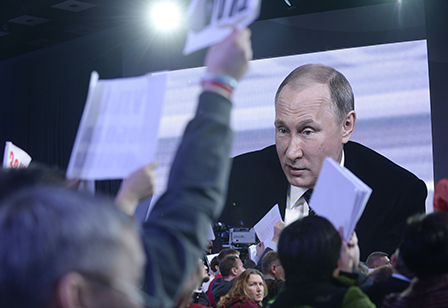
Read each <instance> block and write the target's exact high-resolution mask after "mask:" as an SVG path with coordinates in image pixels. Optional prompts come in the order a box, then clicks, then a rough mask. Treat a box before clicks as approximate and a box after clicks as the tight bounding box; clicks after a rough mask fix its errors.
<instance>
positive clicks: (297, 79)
mask: <svg viewBox="0 0 448 308" xmlns="http://www.w3.org/2000/svg"><path fill="white" fill-rule="evenodd" d="M290 83H291V84H292V86H294V87H297V88H301V87H306V86H309V85H312V84H316V83H319V84H326V85H328V88H329V89H330V95H331V100H332V102H333V104H332V106H331V107H332V111H333V113H334V115H335V116H336V119H337V120H339V122H342V121H343V120H344V118H345V116H346V115H347V113H349V112H350V111H352V110H354V109H355V98H354V96H353V90H352V87H351V86H350V83H349V82H348V80H347V78H345V76H344V75H342V74H341V73H340V72H338V71H337V70H335V69H334V68H332V67H329V66H327V65H323V64H305V65H302V66H299V67H298V68H296V69H295V70H293V71H292V72H291V73H289V75H288V76H286V78H285V79H284V80H283V82H282V83H281V84H280V86H279V87H278V90H277V93H276V94H275V103H277V99H278V96H279V95H280V92H281V91H282V89H283V88H284V87H285V86H286V85H288V84H290Z"/></svg>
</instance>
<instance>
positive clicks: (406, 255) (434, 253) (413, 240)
mask: <svg viewBox="0 0 448 308" xmlns="http://www.w3.org/2000/svg"><path fill="white" fill-rule="evenodd" d="M400 254H401V256H402V257H403V261H404V263H405V264H406V266H407V267H408V269H409V270H410V271H411V272H413V273H414V274H415V275H416V276H417V277H424V276H429V275H434V274H442V273H448V213H446V212H434V213H431V214H428V215H425V214H419V215H414V216H412V217H410V218H409V219H408V221H407V225H406V228H405V233H404V239H403V242H402V243H401V245H400Z"/></svg>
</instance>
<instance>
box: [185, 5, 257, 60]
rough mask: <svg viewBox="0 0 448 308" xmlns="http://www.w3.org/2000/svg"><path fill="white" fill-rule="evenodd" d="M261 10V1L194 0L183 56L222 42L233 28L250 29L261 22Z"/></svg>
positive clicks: (190, 8)
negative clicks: (256, 21)
mask: <svg viewBox="0 0 448 308" xmlns="http://www.w3.org/2000/svg"><path fill="white" fill-rule="evenodd" d="M260 7H261V0H192V1H191V3H190V6H189V8H188V12H187V27H188V29H189V30H190V32H189V33H188V37H187V41H186V43H185V46H184V51H183V53H184V55H188V54H190V53H192V52H195V51H197V50H200V49H202V48H205V47H208V46H211V45H214V44H216V43H218V42H220V41H222V40H223V39H224V38H225V37H227V36H228V35H229V34H230V33H231V32H232V31H233V28H237V29H243V28H245V27H247V26H249V25H250V24H251V23H253V22H254V21H255V20H256V19H257V18H258V15H259V14H260Z"/></svg>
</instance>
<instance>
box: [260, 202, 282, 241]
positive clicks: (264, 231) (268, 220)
mask: <svg viewBox="0 0 448 308" xmlns="http://www.w3.org/2000/svg"><path fill="white" fill-rule="evenodd" d="M281 220H282V217H281V215H280V209H279V208H278V204H276V205H274V206H273V207H272V209H271V210H270V211H269V212H268V213H267V214H266V215H264V217H263V218H262V219H260V221H259V222H257V224H256V225H255V226H254V229H255V233H257V236H258V239H259V240H260V242H263V243H265V247H267V245H268V244H269V243H270V242H271V240H272V238H273V237H274V226H275V224H276V223H277V222H279V221H281Z"/></svg>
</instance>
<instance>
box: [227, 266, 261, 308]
mask: <svg viewBox="0 0 448 308" xmlns="http://www.w3.org/2000/svg"><path fill="white" fill-rule="evenodd" d="M267 290H268V289H267V287H266V282H265V281H264V278H263V274H262V273H261V272H259V271H257V270H256V269H247V270H246V271H244V272H243V273H242V274H241V275H240V276H239V277H238V278H237V280H236V281H235V284H234V285H233V287H232V289H230V291H229V293H228V294H227V295H226V296H224V297H222V298H221V300H220V301H219V303H218V308H260V307H261V306H262V301H263V298H265V296H266V295H267Z"/></svg>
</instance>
